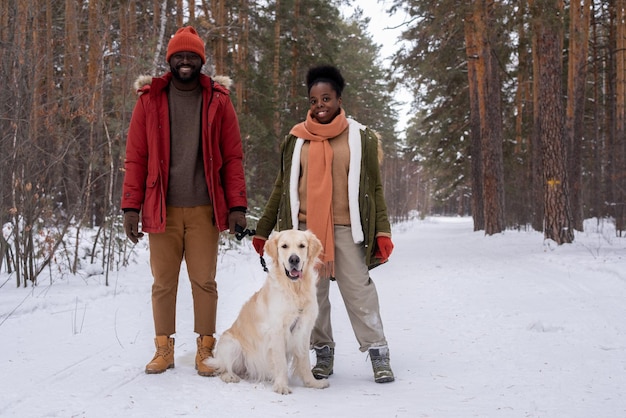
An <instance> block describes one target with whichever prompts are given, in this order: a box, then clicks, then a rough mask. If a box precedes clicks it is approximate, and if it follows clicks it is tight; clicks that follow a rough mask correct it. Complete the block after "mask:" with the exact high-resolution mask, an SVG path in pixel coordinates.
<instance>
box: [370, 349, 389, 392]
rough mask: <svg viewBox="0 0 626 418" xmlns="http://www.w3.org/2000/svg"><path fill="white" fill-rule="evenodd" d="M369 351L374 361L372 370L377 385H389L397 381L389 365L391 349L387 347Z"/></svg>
mask: <svg viewBox="0 0 626 418" xmlns="http://www.w3.org/2000/svg"><path fill="white" fill-rule="evenodd" d="M368 351H369V355H370V359H371V360H372V369H374V381H375V382H376V383H387V382H393V381H394V380H396V379H395V377H394V376H393V372H392V371H391V365H390V364H389V348H387V346H385V347H375V348H370V349H369V350H368Z"/></svg>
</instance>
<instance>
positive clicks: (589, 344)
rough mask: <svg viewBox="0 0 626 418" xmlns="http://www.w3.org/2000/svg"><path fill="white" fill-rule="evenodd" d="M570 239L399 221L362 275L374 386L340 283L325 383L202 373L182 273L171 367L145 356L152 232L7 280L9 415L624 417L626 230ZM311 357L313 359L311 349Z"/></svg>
mask: <svg viewBox="0 0 626 418" xmlns="http://www.w3.org/2000/svg"><path fill="white" fill-rule="evenodd" d="M586 231H587V232H584V233H577V235H576V240H575V242H574V243H573V244H571V245H563V246H556V245H554V243H552V242H549V241H545V240H544V239H543V238H542V234H540V233H537V232H514V231H507V232H506V233H503V234H499V235H496V236H491V237H488V236H485V235H484V234H483V233H482V232H473V231H472V222H471V219H469V218H427V219H425V220H422V221H419V220H416V221H413V222H410V223H406V224H401V225H395V226H394V236H393V240H394V244H395V250H394V253H393V254H392V257H391V261H390V262H389V263H388V264H386V265H384V266H382V267H380V268H378V269H375V270H373V271H372V273H371V275H372V278H373V279H374V281H375V282H376V285H377V287H378V291H379V297H380V302H381V312H382V316H383V321H384V325H385V331H386V335H387V339H388V340H389V346H390V350H391V361H392V367H393V370H394V372H395V374H396V381H395V382H393V383H388V384H376V383H374V382H373V379H372V377H373V375H372V370H371V364H370V362H369V359H367V357H366V354H363V353H361V352H359V351H358V346H357V343H356V340H355V338H354V335H353V333H352V329H351V327H350V325H349V323H348V320H347V315H346V313H345V309H344V307H343V303H342V302H341V298H340V295H339V293H338V291H337V287H336V285H335V286H332V293H331V297H332V301H333V315H334V319H333V325H334V329H335V334H336V335H335V337H336V341H337V348H336V358H335V374H334V375H332V376H331V378H330V387H329V388H328V389H324V390H317V389H308V388H305V387H303V386H302V385H301V384H300V382H299V381H297V380H293V381H292V382H291V386H292V389H293V393H292V394H291V395H278V394H276V393H274V392H272V390H271V386H270V385H269V384H253V383H248V382H241V383H238V384H226V383H224V382H222V381H221V380H220V379H219V378H206V377H200V376H198V375H197V374H196V371H195V370H194V356H195V349H196V347H195V335H194V334H193V332H192V316H191V315H192V311H191V295H190V287H189V281H188V280H187V276H186V271H185V270H184V268H183V272H182V274H181V280H180V289H179V305H178V331H179V332H178V333H177V335H176V368H175V369H172V370H169V371H167V372H166V373H164V374H162V375H146V374H145V373H144V366H145V364H146V363H147V362H148V361H149V360H150V359H151V358H152V355H153V353H154V345H153V325H152V313H151V306H150V286H151V276H150V269H149V266H148V261H147V250H146V248H145V246H146V242H147V240H145V239H144V240H143V241H142V242H141V244H140V246H139V250H138V252H139V256H138V257H137V259H136V263H133V264H132V265H131V266H130V267H129V268H127V269H125V270H122V271H121V272H119V273H116V274H115V276H114V277H112V278H111V285H110V286H108V287H106V286H104V285H103V282H104V279H103V278H102V276H98V275H95V276H90V277H77V276H72V277H64V278H58V279H54V283H53V284H50V283H49V281H48V280H47V279H42V280H41V282H40V284H39V286H37V287H35V288H28V289H24V288H19V289H16V288H15V284H14V281H13V279H12V278H10V277H8V276H7V275H6V273H3V275H2V274H0V286H1V287H0V341H1V343H2V348H1V349H0V375H1V378H0V416H3V417H112V416H118V417H122V416H124V417H173V416H194V417H195V416H198V417H200V416H206V417H228V418H236V417H361V418H364V417H377V418H379V417H407V418H408V417H436V418H440V417H444V418H445V417H542V418H543V417H567V418H574V417H580V418H589V417H603V418H606V417H626V238H616V237H615V233H614V230H613V228H612V226H611V225H610V223H608V222H606V223H605V222H600V223H596V222H594V221H588V222H587V223H586ZM218 269H219V270H218V283H219V284H218V286H219V291H220V299H219V307H218V332H222V331H224V330H225V329H226V328H228V327H229V326H230V324H231V323H232V321H233V320H234V318H235V316H236V315H237V313H238V311H239V308H240V307H241V305H242V304H243V302H244V301H245V300H246V299H247V298H248V297H249V296H250V295H252V293H254V291H256V289H257V288H259V287H260V286H261V284H262V282H263V280H264V273H263V271H262V269H261V266H260V264H259V262H258V256H257V255H256V253H254V250H253V249H252V245H251V243H250V240H249V239H246V240H245V241H244V243H243V244H242V245H241V246H240V247H239V248H238V249H234V250H233V249H231V250H228V251H223V252H222V253H221V256H220V264H219V267H218ZM311 358H312V359H313V354H311Z"/></svg>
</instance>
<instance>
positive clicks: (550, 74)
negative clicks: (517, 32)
mask: <svg viewBox="0 0 626 418" xmlns="http://www.w3.org/2000/svg"><path fill="white" fill-rule="evenodd" d="M530 4H531V14H532V18H533V29H534V33H533V36H534V37H535V41H534V45H535V47H536V48H537V50H536V51H534V54H533V55H534V57H535V59H536V60H537V68H538V71H539V72H538V73H537V74H535V78H534V79H535V83H538V86H537V89H536V91H537V92H538V96H537V97H535V105H536V106H538V111H539V125H540V132H541V151H542V154H543V180H544V185H543V191H544V204H545V209H544V225H545V226H544V235H545V237H546V238H547V239H551V240H554V241H555V242H556V243H557V244H559V245H560V244H564V243H570V242H572V241H573V240H574V230H573V228H572V219H571V212H570V206H569V196H568V183H567V171H566V163H565V147H564V134H565V132H564V120H563V102H562V100H563V89H562V86H561V83H562V75H563V63H562V56H561V54H562V50H563V22H562V15H563V2H562V0H532V1H531V2H530ZM539 51H540V52H541V53H539Z"/></svg>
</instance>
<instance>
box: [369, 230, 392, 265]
mask: <svg viewBox="0 0 626 418" xmlns="http://www.w3.org/2000/svg"><path fill="white" fill-rule="evenodd" d="M376 247H378V248H376V252H375V253H374V257H376V258H380V260H381V262H383V263H384V262H385V261H387V260H388V259H389V256H390V255H391V252H392V251H393V242H391V238H390V237H387V236H384V235H381V236H378V237H376Z"/></svg>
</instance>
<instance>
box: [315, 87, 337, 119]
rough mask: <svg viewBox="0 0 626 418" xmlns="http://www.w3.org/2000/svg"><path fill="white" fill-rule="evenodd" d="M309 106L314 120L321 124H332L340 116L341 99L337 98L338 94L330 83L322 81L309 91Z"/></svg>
mask: <svg viewBox="0 0 626 418" xmlns="http://www.w3.org/2000/svg"><path fill="white" fill-rule="evenodd" d="M309 106H310V109H311V116H312V117H313V119H315V120H317V121H318V122H319V123H330V122H332V120H333V119H335V116H337V115H338V114H339V109H340V107H341V97H337V92H336V91H335V89H333V86H332V85H331V84H330V83H328V82H326V81H320V82H319V83H315V84H314V85H313V86H312V87H311V91H309Z"/></svg>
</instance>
